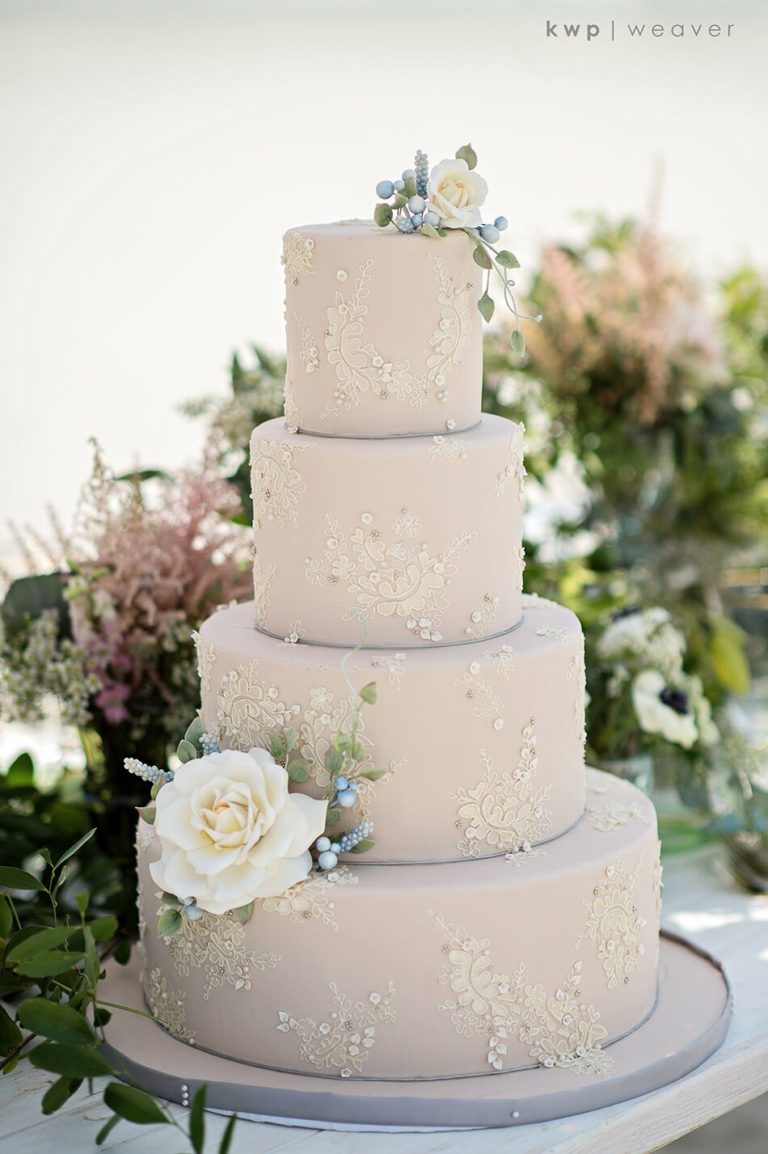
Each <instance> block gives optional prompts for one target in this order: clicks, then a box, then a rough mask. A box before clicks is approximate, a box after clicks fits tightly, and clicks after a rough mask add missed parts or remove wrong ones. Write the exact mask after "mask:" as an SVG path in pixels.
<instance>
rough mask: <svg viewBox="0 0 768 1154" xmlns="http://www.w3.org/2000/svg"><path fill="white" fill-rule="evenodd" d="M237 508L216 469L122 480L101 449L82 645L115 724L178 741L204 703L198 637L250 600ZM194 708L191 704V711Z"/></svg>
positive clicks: (79, 614) (80, 613) (75, 607)
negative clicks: (194, 638) (225, 611)
mask: <svg viewBox="0 0 768 1154" xmlns="http://www.w3.org/2000/svg"><path fill="white" fill-rule="evenodd" d="M237 508H238V505H237V498H236V496H235V494H234V493H233V491H232V489H231V488H230V486H229V485H227V483H226V482H225V481H224V479H223V478H222V477H221V476H220V475H219V474H217V473H216V472H215V471H214V470H213V468H211V466H210V465H209V463H208V462H204V463H203V465H202V466H201V467H200V468H199V469H197V470H193V469H190V470H186V471H184V472H182V473H180V474H179V475H178V476H176V477H174V478H168V477H163V476H159V477H155V478H152V479H151V480H148V481H147V480H144V481H141V480H139V479H133V480H126V481H117V480H115V479H114V478H112V477H111V475H110V474H109V473H108V471H107V469H106V467H105V465H104V461H103V459H102V456H101V453H100V451H99V449H98V448H96V450H95V459H94V468H93V474H92V476H91V479H90V480H89V482H88V484H87V485H86V487H85V489H84V492H83V496H82V500H81V504H80V509H79V513H78V518H77V524H76V529H75V533H74V535H73V540H72V546H71V551H70V560H71V563H72V566H73V569H74V576H73V577H72V578H71V579H70V582H69V586H68V591H67V597H68V600H69V603H70V612H71V619H72V632H73V637H74V640H75V642H76V643H77V644H78V645H79V646H80V647H81V648H82V650H83V651H84V652H85V654H86V655H87V659H88V664H89V668H90V670H91V671H92V672H95V673H96V675H97V677H98V680H99V684H100V687H101V688H100V690H99V692H98V694H97V695H96V698H95V704H96V706H97V707H98V709H99V710H100V711H101V713H102V714H103V716H104V717H105V719H106V720H107V721H108V722H109V723H111V724H119V723H120V722H123V721H127V720H129V719H130V720H131V721H132V722H133V723H134V725H135V726H138V730H139V731H141V730H143V729H144V728H145V726H146V724H147V723H148V719H149V718H150V717H153V716H154V718H155V720H156V723H157V724H159V725H161V726H162V727H163V728H164V729H166V730H167V731H168V733H169V734H173V733H174V732H175V731H176V730H177V729H178V728H179V727H182V728H183V725H184V724H185V722H184V718H185V717H187V715H188V714H189V712H190V705H192V708H194V705H193V704H192V700H194V696H195V694H196V687H195V686H194V653H193V646H192V643H191V639H190V635H191V633H192V630H193V629H196V628H197V627H198V625H199V624H200V622H201V621H202V620H203V619H204V618H205V617H206V616H207V615H208V614H210V613H211V612H213V611H214V609H216V608H217V607H218V606H219V605H222V604H227V603H229V602H230V601H233V600H238V599H242V598H243V597H245V596H247V595H248V593H249V591H250V576H249V572H248V564H247V559H248V548H247V538H246V534H245V532H244V530H243V529H242V528H241V527H240V526H237V525H234V524H233V523H232V522H231V520H229V516H230V515H232V514H234V513H235V512H236V511H237ZM190 699H192V700H190Z"/></svg>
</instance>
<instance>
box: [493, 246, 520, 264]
mask: <svg viewBox="0 0 768 1154" xmlns="http://www.w3.org/2000/svg"><path fill="white" fill-rule="evenodd" d="M496 264H500V265H501V267H502V268H520V261H519V260H518V259H517V257H516V256H515V255H514V253H511V252H510V251H509V249H507V248H503V249H502V250H501V252H497V253H496Z"/></svg>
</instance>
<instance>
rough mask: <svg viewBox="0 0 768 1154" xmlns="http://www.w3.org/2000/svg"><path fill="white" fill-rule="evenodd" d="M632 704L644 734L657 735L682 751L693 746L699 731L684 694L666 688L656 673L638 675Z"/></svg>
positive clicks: (663, 681)
mask: <svg viewBox="0 0 768 1154" xmlns="http://www.w3.org/2000/svg"><path fill="white" fill-rule="evenodd" d="M632 704H633V706H634V707H635V713H636V714H637V720H638V721H639V722H640V725H641V727H642V729H644V730H645V732H646V733H657V734H659V736H660V737H663V738H664V739H665V740H666V741H671V742H672V743H673V744H674V745H680V746H682V748H683V749H690V748H691V746H692V745H694V744H695V742H696V738H697V737H698V730H697V728H696V721H695V719H694V717H693V715H692V713H691V711H690V706H689V704H688V697H687V694H686V693H685V691H684V690H682V689H676V688H675V687H670V686H668V685H667V682H666V681H665V679H664V677H663V676H662V675H661V673H659V672H658V671H657V670H655V669H646V670H644V672H643V673H638V675H637V677H636V678H635V680H634V682H633V684H632Z"/></svg>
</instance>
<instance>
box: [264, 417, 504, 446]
mask: <svg viewBox="0 0 768 1154" xmlns="http://www.w3.org/2000/svg"><path fill="white" fill-rule="evenodd" d="M481 424H482V421H475V423H474V424H473V425H461V426H460V427H459V428H457V429H446V428H442V429H435V430H434V432H426V433H321V432H319V431H318V430H317V429H305V428H303V427H302V426H301V425H297V426H295V427H294V432H295V433H296V434H297V435H298V436H300V437H325V438H327V439H328V440H331V441H403V440H407V439H408V438H410V437H453V436H455V435H456V433H471V432H472V430H473V429H477V428H479V427H480V425H481ZM286 427H287V426H286Z"/></svg>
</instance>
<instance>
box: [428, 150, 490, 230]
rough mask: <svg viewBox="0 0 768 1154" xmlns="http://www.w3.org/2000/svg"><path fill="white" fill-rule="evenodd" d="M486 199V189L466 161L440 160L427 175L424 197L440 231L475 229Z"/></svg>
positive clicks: (479, 222)
mask: <svg viewBox="0 0 768 1154" xmlns="http://www.w3.org/2000/svg"><path fill="white" fill-rule="evenodd" d="M487 195H488V185H487V184H486V183H485V181H484V179H483V178H482V176H480V175H479V173H477V172H475V171H474V170H471V169H470V168H469V165H468V164H467V162H466V160H441V161H440V163H439V164H436V165H435V167H434V168H433V169H432V172H431V173H430V177H429V183H428V184H427V196H428V198H429V205H430V208H431V209H432V210H433V211H434V212H436V213H437V215H438V216H439V217H440V227H441V228H477V227H478V225H480V224H481V222H482V217H481V215H480V205H481V204H484V203H485V198H486V196H487Z"/></svg>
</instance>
